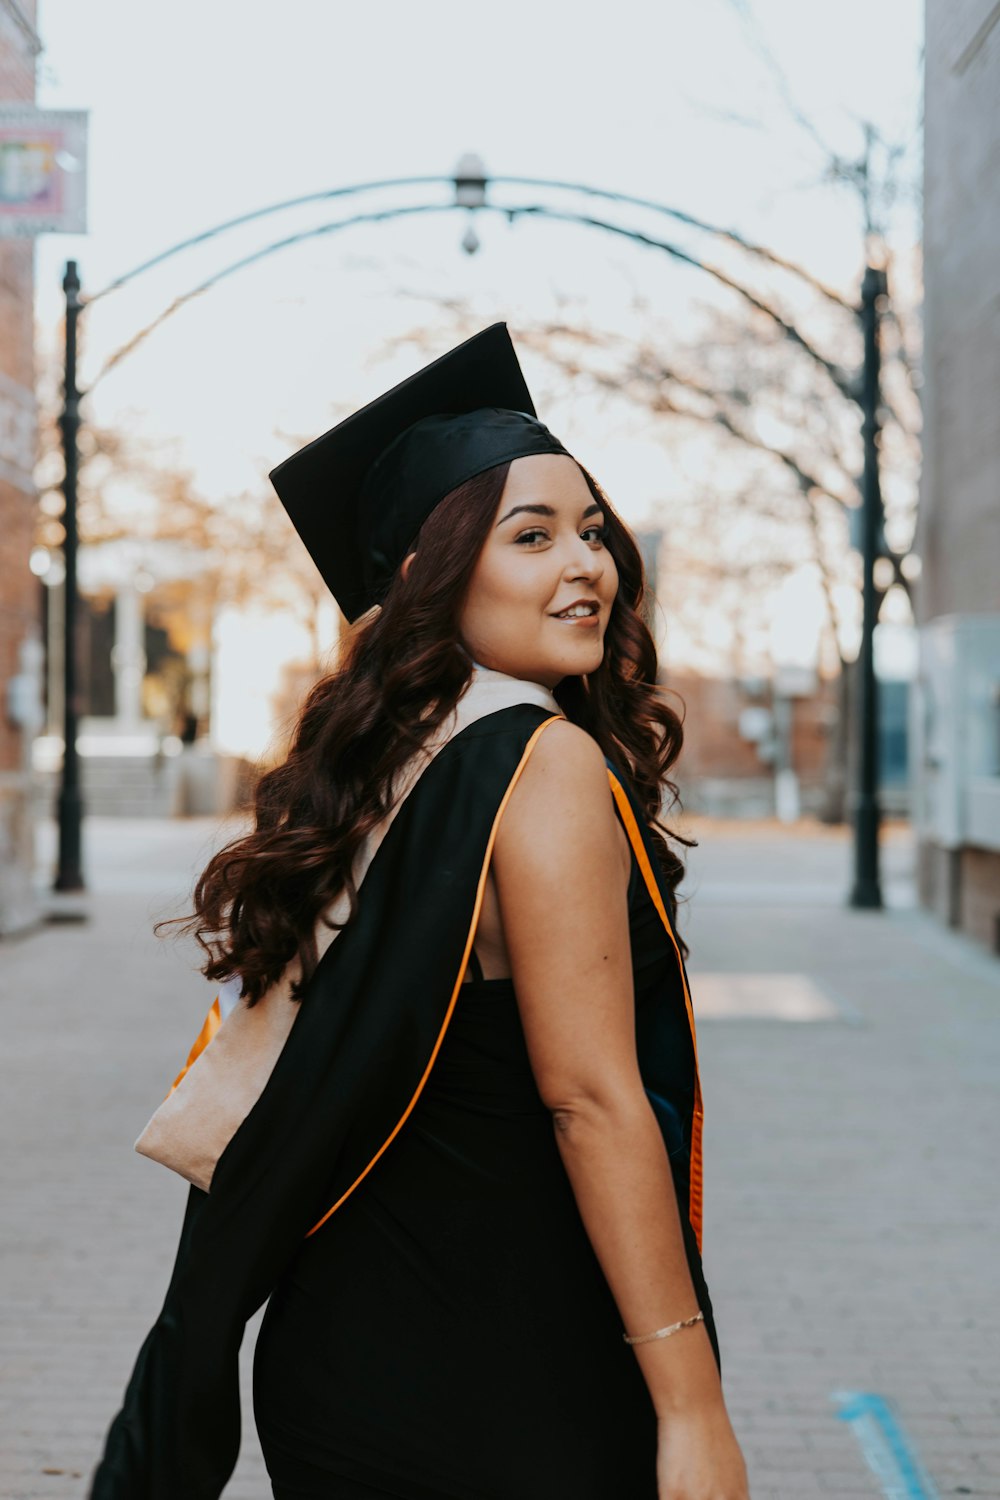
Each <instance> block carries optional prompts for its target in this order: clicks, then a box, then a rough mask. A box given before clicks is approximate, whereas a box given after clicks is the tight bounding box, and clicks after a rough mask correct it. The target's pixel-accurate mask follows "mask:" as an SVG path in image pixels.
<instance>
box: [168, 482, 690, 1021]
mask: <svg viewBox="0 0 1000 1500" xmlns="http://www.w3.org/2000/svg"><path fill="white" fill-rule="evenodd" d="M509 468H510V464H509V462H508V463H504V464H497V465H496V466H495V467H494V468H491V469H487V470H486V471H485V472H484V473H482V474H478V475H476V476H475V477H474V478H472V479H469V480H467V481H466V482H465V483H464V484H461V485H459V486H458V487H457V488H456V489H454V490H452V491H451V492H450V493H449V494H448V495H446V496H445V498H444V499H443V500H442V501H440V502H439V503H438V505H436V506H435V508H434V510H433V511H432V512H431V514H430V515H429V516H428V517H427V519H426V521H425V522H424V523H423V526H422V527H421V529H420V532H419V533H418V536H417V538H416V541H415V543H414V546H415V548H416V555H415V556H414V558H413V561H412V564H411V565H410V569H409V572H408V574H407V575H406V576H405V577H404V576H403V574H402V572H401V571H400V570H399V569H397V571H396V573H395V575H394V577H393V579H392V581H391V583H390V584H389V587H388V590H387V592H386V593H385V596H384V598H383V600H382V602H381V606H380V607H379V608H378V609H375V610H373V611H372V612H371V613H370V614H369V616H367V617H366V618H364V619H363V620H362V622H361V623H360V624H359V625H358V626H356V627H355V628H354V630H353V631H352V632H351V633H350V635H349V637H348V640H347V643H346V647H345V649H344V652H343V655H342V659H341V662H340V665H339V666H338V668H337V670H336V671H334V672H332V673H331V674H329V675H328V676H326V677H323V678H321V679H320V680H319V681H318V682H316V683H315V684H314V686H313V687H312V688H311V689H310V691H309V692H308V694H307V695H306V698H305V702H304V704H303V707H302V710H301V713H300V715H299V718H298V721H297V723H296V725H295V729H294V731H293V736H292V741H291V748H290V749H289V751H288V754H287V756H286V758H285V760H284V761H283V762H282V764H280V765H278V766H275V767H274V768H273V769H271V770H268V771H265V772H264V773H262V774H261V775H260V777H259V779H258V781H257V783H256V786H255V788H254V792H253V815H254V827H253V830H252V831H251V832H249V833H247V834H246V835H245V836H242V837H240V838H237V839H234V840H233V841H232V842H230V843H229V844H227V845H226V846H225V847H224V848H222V849H220V850H219V852H218V853H217V854H215V855H214V856H213V858H212V859H211V860H210V861H209V862H208V864H207V865H206V866H205V869H204V870H203V872H202V874H201V876H200V877H199V879H198V881H197V883H196V885H195V889H194V896H193V905H194V908H195V910H194V912H193V913H191V914H190V915H188V916H186V917H172V918H169V919H167V920H166V921H164V922H158V923H157V924H156V926H155V928H154V930H155V931H156V932H157V935H159V929H160V928H161V927H165V926H172V925H174V924H176V923H181V924H182V930H183V931H185V932H193V933H194V934H195V936H196V938H197V941H198V943H199V945H200V946H201V948H202V949H203V950H204V952H205V954H206V955H207V957H206V960H205V963H204V964H203V965H202V968H201V972H202V973H203V974H204V975H205V977H206V978H207V979H210V980H222V979H228V978H230V977H231V976H233V975H235V974H240V975H241V976H242V980H243V990H242V993H243V996H244V997H245V998H246V999H247V1001H248V1003H249V1004H251V1005H252V1004H254V1003H255V1002H256V1001H257V1000H259V999H260V997H261V996H262V995H263V994H264V992H265V990H267V989H268V987H269V986H270V985H271V984H272V983H274V982H275V981H276V980H277V979H278V978H279V977H280V975H281V974H282V973H283V971H284V969H285V967H286V965H287V964H288V963H289V962H290V960H292V959H293V958H294V957H296V956H298V958H299V960H300V963H301V977H300V978H299V979H298V980H297V981H296V983H295V984H294V985H293V987H292V993H293V996H294V998H296V999H299V998H301V994H302V991H303V988H304V986H305V984H306V982H307V981H308V979H309V977H310V975H311V974H312V972H313V970H314V969H315V967H316V963H317V947H316V939H315V928H316V923H317V919H318V918H319V915H320V913H321V912H322V911H323V910H324V909H325V908H326V907H327V906H328V905H329V904H330V903H331V902H332V901H333V900H334V898H335V897H337V896H338V895H340V894H341V893H342V892H343V891H345V890H346V891H347V894H348V897H349V903H350V914H349V916H348V917H347V918H346V921H347V922H349V921H350V920H351V918H352V917H353V916H354V914H355V912H356V911H357V889H356V887H355V884H354V881H353V880H352V877H351V869H352V865H353V862H354V857H355V855H356V853H357V851H358V849H359V847H360V845H361V843H362V841H363V840H364V838H365V836H366V835H367V834H368V832H369V831H370V830H371V829H373V828H374V827H375V825H376V824H377V823H378V822H379V821H380V820H381V819H382V817H383V816H384V815H385V813H386V812H387V810H388V808H389V806H390V803H391V800H392V787H393V780H394V778H395V776H396V774H397V773H398V771H399V770H400V769H401V767H402V765H403V763H404V762H405V761H406V760H407V759H408V758H409V757H410V756H411V755H412V754H413V752H414V751H415V750H416V749H418V748H419V746H420V745H421V744H422V743H423V741H424V740H425V739H426V738H427V737H428V736H429V735H430V734H432V733H433V732H434V731H435V730H436V729H437V728H438V726H439V725H441V723H442V722H443V721H444V719H445V718H446V717H447V716H448V714H449V713H450V712H451V710H452V709H453V708H454V706H455V704H456V703H457V702H458V699H459V698H460V697H461V695H462V692H463V690H464V688H465V686H466V684H467V682H468V680H469V677H470V675H471V672H472V669H473V668H472V659H471V658H470V656H469V654H468V652H467V651H466V649H465V647H464V646H463V645H462V643H461V640H460V638H459V634H458V625H457V621H458V616H459V611H460V609H461V606H462V602H463V599H464V597H465V593H466V590H467V588H468V584H469V580H470V577H471V574H472V571H473V568H474V567H475V564H476V560H477V558H478V556H479V553H480V551H481V549H482V547H483V545H484V543H485V541H486V538H487V536H488V535H489V532H490V528H491V526H492V523H493V519H494V516H495V515H496V510H497V507H498V505H499V504H500V499H501V495H502V493H503V488H504V484H505V482H506V479H507V472H508V470H509ZM580 468H581V470H582V472H583V474H584V477H585V478H586V480H587V484H588V485H589V486H590V490H591V492H592V494H593V495H594V498H595V499H596V500H598V501H599V502H600V504H601V506H602V508H603V510H604V516H605V526H606V534H605V543H606V546H607V548H608V550H609V552H610V553H611V556H612V557H613V559H614V561H615V564H616V566H617V568H618V578H619V584H618V593H617V595H616V597H615V600H614V603H613V605H612V609H611V615H610V619H609V622H608V628H607V631H606V633H605V638H604V640H605V649H604V659H603V661H602V663H601V665H600V667H599V668H598V669H597V670H596V671H595V672H591V673H589V674H587V676H586V677H566V678H564V679H563V681H562V682H561V683H560V684H559V685H558V687H556V688H555V690H554V691H555V697H556V700H557V702H558V703H559V707H560V708H561V710H562V711H563V713H565V715H566V717H567V718H568V719H570V720H572V721H573V723H575V724H579V725H581V726H582V727H583V728H584V729H586V730H587V731H588V732H589V733H590V734H591V735H592V736H593V737H594V739H595V740H596V741H597V743H598V744H599V745H600V747H601V749H602V750H603V751H604V753H605V755H607V756H609V757H610V758H611V759H612V760H614V762H615V763H616V765H617V767H618V769H619V770H620V771H621V773H622V775H623V776H624V777H625V778H626V779H627V781H628V783H629V786H630V789H631V790H632V791H633V792H634V794H635V795H636V797H637V799H638V801H639V803H640V805H641V807H642V808H643V811H644V813H645V815H646V821H647V824H648V826H649V828H650V831H651V834H652V837H653V842H654V845H655V848H656V853H657V857H658V859H659V861H660V864H661V866H662V868H663V872H664V874H665V876H666V879H667V882H668V887H669V891H670V896H671V901H672V904H673V910H674V912H675V913H676V904H677V900H676V887H677V885H678V883H679V882H680V880H681V878H682V876H683V874H684V866H683V864H682V862H681V860H680V859H679V857H678V855H677V854H676V853H675V852H674V850H673V849H672V848H671V847H670V844H669V843H668V842H667V837H665V835H667V834H669V837H670V838H673V839H677V840H678V841H679V842H680V843H683V844H686V845H688V846H689V847H690V846H692V845H694V844H695V843H696V842H697V841H696V840H695V839H688V838H684V837H683V836H682V835H681V834H678V833H670V831H669V830H668V829H666V827H665V825H664V824H663V823H662V822H661V815H662V813H663V811H664V793H665V791H666V792H669V794H670V803H669V804H668V805H669V806H673V804H674V803H679V802H680V797H679V793H678V790H677V787H676V786H675V785H674V783H673V782H672V781H670V780H668V778H667V772H668V771H669V769H670V767H671V766H672V765H673V763H674V761H675V760H676V759H677V756H678V755H679V753H680V750H681V745H682V742H683V728H682V720H681V719H680V718H679V717H678V715H677V714H676V713H675V712H674V710H673V709H672V708H671V707H670V706H669V705H668V704H667V703H666V702H665V701H664V699H663V697H662V695H661V693H660V692H659V691H658V689H657V686H656V677H657V659H656V647H655V645H654V644H653V638H652V636H651V635H650V632H649V630H648V629H647V627H646V625H645V623H644V622H643V619H642V616H641V613H640V610H641V607H642V601H643V593H644V589H645V576H644V569H643V564H642V557H641V554H640V552H639V549H638V547H637V546H636V544H635V541H634V540H633V538H632V535H631V533H630V532H629V530H628V529H627V527H626V526H625V524H624V522H623V521H622V520H621V519H620V518H619V517H618V516H617V515H616V514H615V512H614V510H613V508H612V506H611V504H610V502H609V500H608V498H607V496H606V495H605V494H604V491H603V490H602V489H601V487H600V485H599V484H598V483H597V481H596V480H595V479H594V478H593V476H592V475H591V474H590V473H589V472H588V471H587V469H585V468H584V467H583V465H582V464H581V465H580ZM678 941H679V942H680V944H681V947H682V950H683V952H684V954H685V957H686V956H687V952H688V949H687V944H686V943H684V941H683V939H682V938H680V937H678Z"/></svg>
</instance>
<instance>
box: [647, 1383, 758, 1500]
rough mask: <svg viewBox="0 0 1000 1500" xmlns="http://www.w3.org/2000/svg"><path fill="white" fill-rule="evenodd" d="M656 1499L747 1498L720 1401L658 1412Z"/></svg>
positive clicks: (744, 1473)
mask: <svg viewBox="0 0 1000 1500" xmlns="http://www.w3.org/2000/svg"><path fill="white" fill-rule="evenodd" d="M656 1481H657V1494H658V1496H659V1500H750V1490H749V1487H748V1484H747V1469H746V1464H745V1463H744V1461H743V1454H742V1453H741V1452H740V1445H739V1443H738V1442H737V1441H736V1435H735V1433H734V1432H733V1429H732V1427H731V1426H730V1422H729V1417H728V1415H727V1413H726V1409H725V1407H724V1406H723V1405H721V1404H719V1405H715V1404H713V1405H712V1406H711V1407H709V1408H707V1409H706V1408H701V1409H698V1410H697V1411H675V1412H671V1413H670V1415H669V1416H666V1417H661V1418H660V1422H659V1444H658V1449H657V1455H656Z"/></svg>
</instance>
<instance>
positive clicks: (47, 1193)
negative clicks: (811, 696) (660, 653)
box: [0, 819, 1000, 1500]
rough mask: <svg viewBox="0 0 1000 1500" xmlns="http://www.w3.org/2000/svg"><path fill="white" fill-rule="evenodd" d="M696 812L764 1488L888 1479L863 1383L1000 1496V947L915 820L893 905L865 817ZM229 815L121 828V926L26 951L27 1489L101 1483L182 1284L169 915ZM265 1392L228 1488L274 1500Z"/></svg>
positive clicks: (730, 1300)
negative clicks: (997, 953)
mask: <svg viewBox="0 0 1000 1500" xmlns="http://www.w3.org/2000/svg"><path fill="white" fill-rule="evenodd" d="M686 826H687V827H688V828H689V829H693V830H694V832H695V833H696V836H698V837H699V838H702V839H703V843H702V845H701V846H700V847H699V848H698V849H696V850H694V851H693V852H691V853H690V854H689V855H688V860H689V874H688V877H687V879H686V881H685V890H686V891H689V892H691V893H692V901H691V904H690V905H689V906H688V907H686V908H685V910H684V916H683V919H682V920H683V926H684V931H685V934H686V936H687V938H688V941H689V942H690V943H691V945H692V959H691V963H690V972H691V978H692V987H693V990H694V994H695V999H696V1003H697V997H698V981H699V975H701V976H703V979H704V982H705V990H706V993H708V992H709V989H711V992H712V994H713V996H714V1000H713V1011H714V1012H715V1013H716V1014H715V1016H714V1018H713V1019H708V1018H707V1017H706V1018H704V1019H703V1021H702V1024H701V1028H700V1031H699V1044H700V1052H701V1057H702V1073H703V1081H704V1087H705V1094H706V1109H707V1129H706V1177H707V1221H706V1229H705V1245H706V1267H707V1271H708V1276H709V1282H710V1285H711V1287H712V1291H713V1295H714V1299H715V1302H716V1307H717V1313H718V1318H719V1326H720V1332H721V1339H722V1346H723V1358H724V1363H725V1382H726V1388H727V1396H728V1400H729V1405H730V1410H731V1412H732V1415H733V1419H734V1422H735V1425H736V1427H737V1429H738V1432H739V1434H740V1437H741V1439H742V1441H743V1443H744V1447H745V1450H746V1452H747V1456H748V1460H749V1463H750V1469H751V1478H752V1493H753V1496H754V1500H791V1497H795V1500H810V1497H814V1496H815V1497H825V1500H828V1497H831V1496H832V1497H836V1496H842V1497H845V1500H846V1497H848V1496H851V1497H857V1496H863V1495H870V1496H877V1495H879V1494H880V1493H881V1491H880V1490H879V1487H878V1484H877V1482H876V1481H875V1479H874V1477H873V1476H872V1475H871V1473H870V1472H869V1471H868V1469H867V1468H866V1467H865V1465H864V1464H863V1462H862V1460H861V1458H860V1455H859V1451H858V1448H857V1444H856V1442H855V1439H854V1437H853V1435H852V1433H851V1431H850V1430H849V1429H848V1428H847V1427H846V1426H845V1425H844V1424H842V1423H840V1422H838V1421H837V1420H836V1417H835V1412H834V1407H833V1404H832V1402H831V1399H830V1397H831V1393H833V1392H834V1391H837V1390H841V1389H851V1390H874V1391H879V1392H881V1393H883V1394H885V1395H887V1396H889V1397H891V1398H892V1399H893V1400H894V1401H895V1402H896V1403H897V1406H898V1409H899V1412H900V1415H901V1418H902V1420H903V1422H904V1423H905V1425H906V1428H907V1430H908V1431H909V1433H910V1435H911V1436H912V1438H913V1439H914V1441H915V1442H916V1444H917V1446H918V1448H919V1451H920V1456H921V1458H922V1459H923V1461H924V1463H925V1464H926V1465H927V1467H928V1469H929V1470H930V1472H931V1474H932V1476H933V1478H934V1480H935V1481H936V1483H937V1485H938V1486H939V1489H940V1491H941V1494H942V1495H951V1494H973V1495H978V1496H981V1497H983V1496H991V1497H1000V1421H998V1417H1000V1378H998V1375H1000V1370H998V1366H1000V1356H998V1347H1000V1339H998V1333H1000V1328H998V1324H1000V1312H998V1302H997V1296H996V1278H995V1274H994V1273H993V1262H994V1261H995V1259H996V1248H997V1243H998V1237H997V1228H998V1222H997V1221H998V1218H1000V1210H998V1205H997V1194H996V1161H997V1158H998V1152H997V1146H998V1140H997V1135H998V1131H997V1111H996V1107H995V1097H996V1079H997V1076H998V1061H1000V1057H998V1053H1000V964H998V963H997V961H996V960H995V959H993V958H991V957H990V956H989V955H987V954H985V953H983V952H982V951H981V950H978V949H975V948H974V947H973V946H972V945H971V944H970V943H969V942H968V941H967V940H965V939H961V938H958V937H956V936H955V935H953V934H950V933H946V932H943V931H941V930H940V929H939V928H937V927H936V926H935V924H934V923H932V922H931V921H930V920H929V919H927V918H925V917H924V916H923V915H922V914H921V913H919V912H918V911H916V910H915V909H913V908H912V906H911V905H910V904H909V903H910V901H911V888H910V885H909V880H908V864H909V855H910V849H909V843H908V839H907V837H906V835H905V831H903V830H899V829H893V830H890V836H889V837H888V840H887V850H886V859H885V868H886V870H887V872H888V878H887V879H886V890H887V892H888V894H889V896H890V898H891V901H892V903H893V905H892V907H891V909H889V910H888V911H886V912H883V913H868V912H852V911H850V910H847V909H845V908H844V905H843V898H844V892H845V890H846V887H847V883H848V847H847V843H846V840H845V837H844V835H843V834H842V833H840V832H837V831H830V830H813V831H802V830H801V829H800V830H799V831H789V830H786V829H782V828H780V827H779V826H778V825H774V824H761V825H748V826H745V827H733V826H731V825H714V826H713V825H712V824H710V823H707V822H701V821H699V820H690V821H689V822H688V824H687V825H686ZM215 836H217V835H216V833H215V830H214V825H213V824H212V823H211V822H209V821H204V820H191V821H187V822H176V823H166V822H150V823H131V822H129V823H121V822H118V821H113V820H98V819H94V820H92V822H91V823H90V825H89V827H88V834H87V838H88V844H87V848H88V854H89V865H90V867H91V869H92V877H91V885H92V895H91V897H90V905H91V909H92V919H91V921H90V922H89V923H87V924H86V925H74V926H70V925H66V926H51V927H48V928H46V929H43V930H42V931H41V932H39V933H36V934H34V935H32V936H28V937H24V938H21V939H18V940H13V941H10V942H8V943H6V944H4V945H3V946H0V1004H2V1007H3V1047H2V1054H0V1089H2V1092H0V1101H2V1103H0V1110H2V1116H0V1124H2V1130H3V1141H4V1150H3V1153H2V1176H0V1187H2V1193H3V1203H4V1208H5V1211H4V1214H3V1220H2V1228H0V1281H2V1302H0V1345H2V1348H3V1358H2V1369H0V1414H2V1415H0V1425H2V1432H3V1443H2V1450H0V1500H48V1497H53V1496H58V1497H69V1500H77V1497H79V1496H81V1495H82V1494H83V1492H84V1488H85V1476H86V1474H87V1473H88V1472H89V1470H90V1468H91V1466H92V1464H93V1462H94V1459H95V1457H96V1453H97V1450H98V1447H99V1443H100V1440H101V1437H102V1436H103V1432H104V1429H105V1427H106V1425H107V1422H108V1420H109V1419H110V1417H111V1415H112V1414H113V1412H114V1410H115V1409H116V1406H117V1403H118V1400H119V1398H120V1395H121V1391H122V1387H123V1384H124V1381H125V1379H126V1377H127V1375H128V1372H129V1369H130V1368H131V1363H132V1360H133V1359H134V1356H135V1353H136V1350H137V1348H138V1345H139V1342H140V1340H141V1338H142V1336H143V1335H144V1333H145V1331H146V1329H147V1328H148V1326H149V1324H150V1322H151V1321H152V1319H153V1317H154V1316H155V1314H156V1311H157V1309H158V1307H159V1303H160V1300H161V1298H162V1294H163V1289H164V1286H165V1283H166V1279H167V1275H168V1272H169V1266H170V1261H171V1258H172V1255H173V1251H174V1247H175V1244H176V1233H177V1228H178V1225H179V1221H180V1214H181V1210H182V1205H183V1197H184V1187H183V1184H181V1183H180V1182H179V1181H178V1180H175V1179H174V1178H173V1176H172V1174H170V1173H167V1172H165V1171H163V1170H162V1169H159V1168H157V1167H156V1166H155V1165H154V1164H152V1163H150V1162H148V1161H145V1160H144V1159H142V1158H140V1157H138V1156H136V1155H135V1154H134V1153H133V1152H132V1150H131V1143H132V1140H133V1138H134V1136H135V1135H136V1134H137V1133H138V1130H139V1129H140V1128H141V1126H142V1124H143V1123H144V1122H145V1119H146V1117H147V1115H148V1113H149V1112H150V1109H151V1108H152V1107H153V1105H155V1103H156V1102H157V1100H158V1098H159V1096H160V1094H161V1092H162V1089H163V1088H164V1086H165V1084H166V1082H167V1081H168V1080H169V1076H170V1075H171V1072H172V1069H173V1067H174V1064H175V1062H176V1061H177V1059H178V1058H182V1057H183V1055H184V1053H185V1051H186V1049H187V1046H188V1044H189V1042H190V1039H191V1037H192V1036H193V1034H194V1032H195V1031H196V1030H197V1027H198V1025H199V1024H200V1021H201V1018H202V1014H203V1012H204V1010H205V1008H206V1007H207V1004H208V1002H209V1001H210V999H211V993H212V992H211V989H210V987H208V986H207V985H206V984H205V981H204V980H202V979H201V977H200V975H198V974H197V973H196V972H194V968H193V963H194V959H193V952H192V949H191V948H190V947H189V946H187V945H185V944H180V943H170V942H166V943H164V942H157V941H156V940H155V939H154V938H153V937H152V936H151V934H150V930H149V928H150V923H151V921H152V920H153V919H155V918H156V917H160V916H164V915H169V914H170V913H171V912H174V911H177V910H179V909H180V907H179V906H178V904H177V903H178V900H179V898H180V896H181V895H182V894H183V892H184V891H185V890H186V889H187V888H188V886H189V884H190V880H191V878H192V875H193V873H194V872H195V870H196V869H198V868H200V866H201V865H202V864H203V863H204V860H205V858H206V857H207V854H208V851H209V849H210V847H211V841H212V839H213V837H215ZM51 837H52V830H51V828H50V827H49V826H48V825H46V826H45V827H43V829H42V830H41V838H40V846H41V850H42V852H43V855H44V856H45V860H44V861H43V864H42V867H43V868H48V865H47V863H46V861H47V860H48V858H49V851H50V849H51ZM752 974H775V975H779V976H782V977H783V979H784V980H786V981H787V983H788V984H790V985H792V987H793V988H794V985H795V984H796V983H803V982H805V981H808V982H809V984H810V986H811V991H812V992H813V993H816V992H819V993H821V994H822V996H823V997H825V999H826V1001H827V1002H828V1010H829V1011H830V1013H831V1015H830V1018H829V1019H826V1020H821V1021H815V1022H807V1021H788V1020H775V1019H769V1018H760V1017H758V1018H755V1019H747V1018H745V1017H741V1016H740V1015H733V1014H727V1013H726V1009H727V1008H726V995H727V993H729V994H730V995H731V997H732V1002H733V1004H734V1005H736V1006H738V1005H739V1004H740V1003H742V998H743V996H744V994H745V990H741V989H740V988H739V986H737V987H735V988H734V987H732V986H730V988H729V990H727V982H728V976H740V977H742V979H744V980H745V976H747V975H752ZM720 997H721V1001H720ZM720 1012H721V1013H720ZM251 1346H252V1334H251V1337H249V1338H248V1340H247V1344H246V1347H245V1350H244V1356H245V1358H244V1364H245V1367H246V1368H248V1367H249V1356H250V1351H251ZM244 1410H245V1420H244V1451H243V1454H242V1455H241V1459H240V1464H239V1468H238V1470H237V1474H236V1476H235V1477H234V1479H233V1481H232V1482H231V1484H230V1486H229V1487H228V1489H227V1492H226V1500H264V1497H265V1496H267V1495H268V1494H269V1486H268V1484H267V1480H266V1477H265V1475H264V1472H263V1467H262V1464H261V1461H260V1457H259V1453H258V1451H257V1448H256V1442H255V1434H254V1430H253V1422H252V1418H251V1416H250V1407H249V1400H248V1397H245V1407H244ZM46 1471H48V1472H46ZM553 1500H562V1497H553ZM567 1500H568V1497H567ZM609 1500H627V1497H609Z"/></svg>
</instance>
